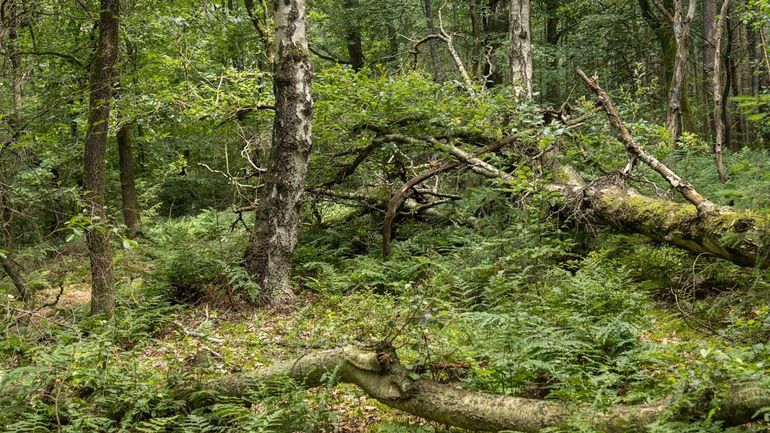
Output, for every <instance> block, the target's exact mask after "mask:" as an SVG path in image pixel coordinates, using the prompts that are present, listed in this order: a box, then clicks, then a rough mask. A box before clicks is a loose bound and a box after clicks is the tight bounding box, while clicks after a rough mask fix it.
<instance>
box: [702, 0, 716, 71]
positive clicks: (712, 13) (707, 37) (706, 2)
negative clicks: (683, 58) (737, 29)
mask: <svg viewBox="0 0 770 433" xmlns="http://www.w3.org/2000/svg"><path fill="white" fill-rule="evenodd" d="M716 16H717V0H703V69H704V71H705V72H706V82H709V83H710V82H712V80H713V73H714V56H715V53H716V39H715V36H716V33H717V27H716V24H717V22H716V21H717V20H716Z"/></svg>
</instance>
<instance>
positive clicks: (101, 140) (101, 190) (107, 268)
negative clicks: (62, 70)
mask: <svg viewBox="0 0 770 433" xmlns="http://www.w3.org/2000/svg"><path fill="white" fill-rule="evenodd" d="M119 14H120V2H119V0H101V3H100V13H99V41H98V43H97V47H96V53H95V55H94V61H93V71H92V75H91V93H90V101H89V111H88V132H87V134H86V144H85V156H84V168H85V184H84V186H85V192H84V194H83V198H84V200H85V202H86V206H87V212H88V216H89V217H91V218H92V225H91V228H90V229H89V230H88V232H87V233H86V240H87V243H88V256H89V258H90V260H91V280H92V281H91V314H93V315H96V314H111V313H112V311H113V310H114V309H115V287H114V284H113V279H112V250H111V248H110V240H109V228H108V226H107V217H106V214H105V211H104V195H105V186H104V172H105V164H104V154H105V149H106V146H107V133H108V132H109V121H110V105H111V102H112V81H113V80H114V78H115V75H116V73H115V63H116V62H117V59H118V50H119V32H120V23H119Z"/></svg>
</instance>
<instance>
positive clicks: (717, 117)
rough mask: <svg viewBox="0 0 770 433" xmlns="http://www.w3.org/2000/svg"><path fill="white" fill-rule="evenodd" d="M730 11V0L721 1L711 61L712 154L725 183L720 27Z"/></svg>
mask: <svg viewBox="0 0 770 433" xmlns="http://www.w3.org/2000/svg"><path fill="white" fill-rule="evenodd" d="M729 10H730V0H723V1H722V8H721V10H720V12H719V17H717V19H716V20H715V24H714V29H715V30H714V50H715V52H714V58H713V59H712V60H713V62H714V63H713V64H712V67H713V77H712V79H713V82H712V83H713V86H712V94H713V95H714V132H715V135H716V140H715V141H714V154H715V157H716V164H717V173H718V174H719V181H720V182H722V183H725V181H726V180H727V178H726V177H725V166H724V162H723V161H722V148H723V147H724V136H725V125H724V123H722V27H723V25H724V22H725V18H726V15H727V13H728V11H729Z"/></svg>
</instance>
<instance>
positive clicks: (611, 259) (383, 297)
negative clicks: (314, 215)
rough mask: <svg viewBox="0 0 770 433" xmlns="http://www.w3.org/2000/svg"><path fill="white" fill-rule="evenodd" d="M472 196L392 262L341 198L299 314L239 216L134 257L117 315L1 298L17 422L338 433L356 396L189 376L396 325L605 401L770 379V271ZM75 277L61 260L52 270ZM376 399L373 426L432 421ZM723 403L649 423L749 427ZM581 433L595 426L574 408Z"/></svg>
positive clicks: (1, 385)
mask: <svg viewBox="0 0 770 433" xmlns="http://www.w3.org/2000/svg"><path fill="white" fill-rule="evenodd" d="M456 206H457V208H456V209H455V212H456V213H457V214H458V215H463V214H472V213H473V212H474V209H478V208H479V207H483V208H484V209H485V215H484V217H483V218H481V219H480V222H479V223H478V224H477V225H476V226H475V227H465V226H461V225H446V224H444V225H431V226H427V225H425V224H424V223H421V222H408V221H403V222H400V223H399V226H398V231H397V238H396V242H395V245H394V246H395V248H394V251H393V255H392V256H391V257H390V258H389V259H388V260H383V258H382V254H381V251H380V245H379V242H380V239H379V236H378V235H377V232H376V230H373V228H372V226H371V224H372V222H371V221H370V220H367V219H365V218H363V219H356V220H352V221H350V220H346V219H345V217H346V216H347V213H346V211H345V209H344V208H343V207H338V208H336V209H331V210H329V211H328V212H327V213H326V215H327V217H326V219H324V220H323V221H321V224H317V225H314V226H308V227H306V230H305V231H304V234H303V237H302V240H301V244H300V246H299V248H298V250H297V253H296V256H295V286H296V287H297V291H298V293H299V294H300V299H299V300H298V301H297V302H296V305H294V308H293V310H292V311H291V312H288V313H287V312H279V311H268V310H256V311H255V310H251V309H248V308H246V307H245V305H246V304H245V302H244V301H247V300H248V299H249V298H250V297H252V296H256V295H257V294H258V291H257V288H255V287H251V286H248V285H247V283H246V281H247V278H245V275H241V274H239V272H241V271H240V269H241V268H240V266H239V263H240V260H241V252H242V251H243V248H244V244H245V242H246V241H247V237H246V232H245V230H244V229H243V228H242V227H239V226H237V225H236V226H235V228H234V229H233V228H231V224H232V221H233V216H232V215H230V214H227V213H224V212H216V211H206V212H203V213H201V214H199V215H198V216H195V217H185V218H181V219H173V220H168V221H163V220H159V221H158V222H157V223H155V224H154V225H153V226H152V227H150V228H148V229H147V233H146V238H145V239H144V240H142V241H141V242H140V244H139V245H138V247H137V248H134V249H132V250H131V251H125V252H123V253H122V254H120V255H119V256H118V258H117V260H118V261H119V262H121V263H122V264H123V265H126V266H124V268H125V269H130V270H131V272H126V273H124V274H121V275H120V287H121V294H120V296H119V299H121V300H122V301H121V302H122V304H121V305H120V308H119V309H118V314H117V315H116V316H115V317H114V318H112V319H109V320H104V319H98V318H96V319H93V318H88V317H87V316H86V309H85V306H82V305H81V306H64V305H59V306H57V307H54V308H53V309H52V310H53V311H51V312H50V313H49V314H47V315H45V318H43V317H40V316H29V315H27V316H24V315H23V314H20V313H19V309H18V308H17V306H18V304H17V303H15V301H14V300H12V299H5V300H4V301H3V302H4V305H5V308H4V316H3V322H2V329H3V338H2V340H0V365H2V367H1V369H0V390H2V392H1V393H0V429H2V430H3V431H8V432H44V431H62V432H83V431H88V432H121V431H132V432H134V431H135V432H293V431H332V430H333V429H334V428H335V425H338V424H339V423H344V422H346V421H345V420H346V419H347V418H350V417H355V415H354V414H355V410H354V409H352V408H351V405H355V404H354V403H351V401H358V400H356V398H358V397H357V396H358V395H360V392H359V391H357V390H355V389H349V390H347V391H345V392H341V393H340V392H336V391H334V390H332V389H322V390H320V391H319V390H316V391H307V390H304V389H301V387H300V386H298V385H297V384H293V383H277V384H271V385H270V386H266V387H264V388H263V389H260V390H257V391H256V393H255V394H253V395H250V396H249V397H248V398H247V399H246V400H237V401H236V400H227V399H225V400H221V401H220V402H218V403H217V404H215V405H210V406H206V407H202V408H193V407H190V406H189V405H188V401H186V400H184V399H181V398H180V397H178V396H177V395H176V393H175V389H176V384H179V383H180V382H189V381H201V380H206V379H209V378H212V377H219V376H221V375H223V374H227V373H231V372H242V371H248V370H251V369H256V368H259V367H261V366H264V365H265V364H268V363H270V362H272V361H273V360H274V359H276V358H288V357H291V356H296V355H301V354H302V353H306V352H307V351H310V350H315V349H321V348H329V347H338V346H342V345H346V344H351V343H352V344H356V343H360V342H371V341H382V340H385V341H388V342H390V343H392V344H393V345H394V346H395V347H397V348H398V349H399V355H400V356H401V357H402V362H403V363H404V364H405V365H407V366H408V367H410V368H412V370H413V372H414V374H416V375H420V376H423V377H425V378H430V379H433V380H439V381H447V382H459V383H460V384H462V386H466V387H473V388H477V389H481V390H484V391H488V392H494V393H499V394H508V395H517V396H525V397H530V398H545V399H553V400H563V401H570V402H577V403H583V404H590V405H594V406H597V407H609V406H612V405H617V404H637V403H647V402H655V401H659V400H660V399H662V398H672V399H673V401H676V402H677V404H682V405H687V404H695V402H696V401H697V402H700V401H702V400H703V398H702V397H703V395H704V393H706V392H707V390H714V389H716V392H715V394H713V395H711V397H712V399H711V400H713V401H716V398H717V397H718V396H719V393H722V392H729V390H728V389H724V387H720V385H719V384H722V383H725V379H726V378H730V379H731V380H752V381H755V382H756V381H759V382H761V383H765V385H767V383H766V382H767V377H768V374H767V369H768V365H767V359H768V355H770V345H768V344H767V341H768V338H769V337H770V311H768V307H767V293H768V286H767V282H766V280H765V278H766V277H765V274H764V273H763V272H760V271H756V270H747V269H741V268H737V267H735V266H732V265H727V264H724V263H721V262H718V261H714V260H710V259H707V258H702V257H701V258H696V257H693V256H691V255H689V254H686V253H684V252H682V251H681V250H678V249H675V248H672V247H666V246H661V245H655V244H654V243H651V242H649V241H648V240H646V239H644V238H641V237H635V236H628V235H621V234H614V233H602V232H597V233H594V236H585V234H584V235H583V236H582V239H583V240H582V241H581V242H580V243H577V242H575V241H574V240H573V239H575V238H576V236H575V233H573V232H572V231H571V230H572V229H570V228H567V227H564V226H563V225H562V223H561V221H560V220H559V219H558V218H556V217H550V216H549V211H548V208H547V206H542V205H538V202H537V201H532V202H531V203H530V205H526V206H522V205H521V204H519V203H517V202H514V201H512V199H510V198H509V197H508V196H507V195H506V194H505V193H500V194H499V195H494V194H490V193H489V192H482V191H478V192H476V193H473V194H470V196H469V198H468V199H467V201H464V202H461V203H459V204H457V205H456ZM578 238H581V237H578ZM71 264H72V263H70V262H67V263H63V264H62V266H68V267H69V266H70V265H71ZM81 266H82V263H81ZM76 272H79V271H77V270H76ZM61 274H62V272H61V269H57V268H56V266H55V265H52V267H51V273H50V275H59V276H61ZM64 274H66V272H65V273H64ZM65 276H66V275H65ZM62 280H63V281H68V280H67V278H64V277H62ZM49 286H50V284H49ZM190 301H194V302H193V305H190ZM227 305H229V306H231V307H230V309H232V311H228V308H227V307H224V306H227ZM216 307H219V308H216ZM706 400H707V401H708V400H709V399H708V398H707V399H706ZM371 404H374V403H371ZM375 405H376V404H375ZM377 407H379V409H377V410H378V412H377V413H378V414H379V415H377V416H376V417H375V418H374V419H373V420H371V422H368V423H369V424H370V425H369V426H368V427H367V428H368V429H369V431H381V432H404V431H421V432H422V431H434V430H435V428H434V426H431V425H430V424H420V425H412V421H410V420H409V419H405V418H403V417H400V416H399V415H397V414H396V413H393V412H391V411H388V410H387V409H385V408H384V407H382V406H377ZM711 408H712V407H711V406H708V407H705V408H704V412H703V419H702V420H698V421H697V422H695V423H689V424H687V425H682V424H676V423H669V422H666V421H665V420H661V421H660V422H659V423H658V424H656V425H655V426H653V427H651V430H650V431H652V432H659V433H663V432H685V431H686V432H693V433H696V432H698V433H706V432H709V433H710V432H722V431H746V430H747V429H743V430H740V429H732V430H730V429H727V430H726V429H724V428H722V427H720V426H719V425H718V424H716V423H713V422H712V421H710V420H709V419H708V414H709V410H710V409H711ZM753 428H755V430H756V429H758V428H760V427H758V426H755V427H753ZM750 429H751V428H748V430H750ZM566 431H584V432H590V431H592V430H590V428H588V427H586V425H585V423H584V420H580V419H575V420H574V422H573V423H572V424H571V430H565V432H566ZM756 431H759V430H756Z"/></svg>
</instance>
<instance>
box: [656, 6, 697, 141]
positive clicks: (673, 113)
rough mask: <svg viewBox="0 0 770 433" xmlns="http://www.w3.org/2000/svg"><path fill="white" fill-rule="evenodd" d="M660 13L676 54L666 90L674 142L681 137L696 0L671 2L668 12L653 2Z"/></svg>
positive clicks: (669, 121) (669, 130) (669, 123)
mask: <svg viewBox="0 0 770 433" xmlns="http://www.w3.org/2000/svg"><path fill="white" fill-rule="evenodd" d="M653 1H654V2H655V6H656V7H657V8H658V10H659V11H660V13H661V14H662V15H663V16H664V17H665V19H666V21H668V23H669V25H670V26H671V28H672V30H673V32H674V41H675V43H676V53H675V55H674V70H673V73H672V76H671V82H670V84H669V88H668V111H667V113H666V127H667V129H668V132H669V134H671V136H672V137H673V139H674V141H679V137H680V136H681V135H682V113H683V111H684V109H683V100H684V99H685V96H684V92H685V79H686V73H687V53H688V46H689V41H690V28H691V27H692V20H693V18H694V17H695V6H696V3H697V2H696V0H673V11H669V10H668V9H667V8H666V7H665V6H664V5H663V3H662V2H661V0H653ZM683 1H687V10H686V11H683V6H682V2H683Z"/></svg>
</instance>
